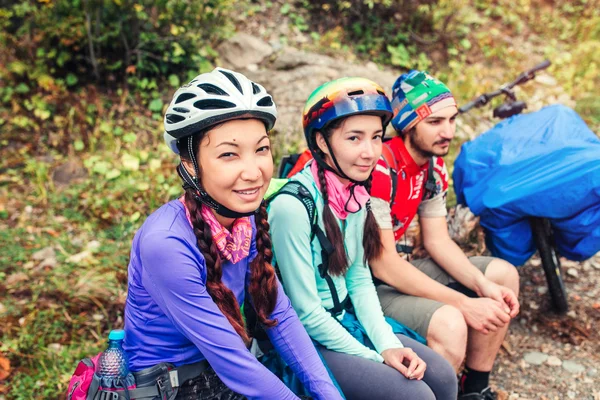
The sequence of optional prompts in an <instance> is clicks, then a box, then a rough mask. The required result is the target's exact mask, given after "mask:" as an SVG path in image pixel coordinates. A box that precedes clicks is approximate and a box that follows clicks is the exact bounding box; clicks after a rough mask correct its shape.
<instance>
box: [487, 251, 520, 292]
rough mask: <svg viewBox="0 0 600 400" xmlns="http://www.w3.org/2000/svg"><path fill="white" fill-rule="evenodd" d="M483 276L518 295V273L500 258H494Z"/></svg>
mask: <svg viewBox="0 0 600 400" xmlns="http://www.w3.org/2000/svg"><path fill="white" fill-rule="evenodd" d="M485 276H486V278H488V279H489V280H491V281H492V282H495V283H497V284H499V285H502V286H506V287H507V288H509V289H512V291H513V292H515V294H518V293H519V271H518V270H517V268H515V266H514V265H512V264H511V263H509V262H507V261H504V260H502V259H500V258H494V259H493V260H492V261H491V262H490V264H489V265H488V267H487V268H486V271H485Z"/></svg>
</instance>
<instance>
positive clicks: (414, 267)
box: [370, 71, 519, 400]
mask: <svg viewBox="0 0 600 400" xmlns="http://www.w3.org/2000/svg"><path fill="white" fill-rule="evenodd" d="M392 107H393V108H394V117H393V119H392V126H393V127H394V129H395V130H396V131H397V133H398V135H397V136H396V137H394V138H393V139H391V140H390V141H388V142H387V143H386V144H385V146H384V157H382V159H380V160H379V162H378V165H377V167H376V169H375V171H374V172H373V181H372V186H371V196H372V207H373V212H374V214H375V217H376V219H377V222H378V223H379V226H380V232H381V238H382V242H383V245H384V250H383V252H382V254H381V256H380V257H378V259H376V260H372V261H371V263H370V266H371V269H372V271H373V275H374V276H375V278H376V279H377V280H378V286H377V292H378V295H379V299H380V302H381V306H382V307H383V311H384V312H385V314H386V315H387V316H389V317H392V318H394V319H396V320H398V321H399V322H401V323H403V324H405V325H407V326H409V327H410V328H413V329H414V330H416V331H417V332H419V333H420V334H421V335H423V336H424V337H426V338H427V342H428V345H429V346H430V347H431V348H432V349H434V350H435V351H437V352H438V353H440V354H442V355H443V356H444V357H445V358H446V359H447V360H448V361H450V362H451V363H452V365H453V366H454V367H455V368H456V370H457V372H458V369H459V367H460V365H461V364H462V362H463V360H464V361H465V369H464V371H463V372H462V374H461V377H460V388H459V391H460V392H459V399H462V400H493V399H496V394H495V393H494V392H493V391H492V390H491V389H490V387H489V375H490V371H491V370H492V367H493V364H494V360H495V359H496V355H497V353H498V351H499V349H500V346H501V344H502V341H503V340H504V336H505V335H506V332H507V330H508V326H509V323H510V320H511V319H512V318H514V317H515V316H516V315H517V313H518V312H519V302H518V300H517V294H518V290H519V275H518V273H517V270H516V268H515V267H513V266H512V265H511V264H509V263H507V262H505V261H503V260H500V259H497V258H492V257H471V258H468V257H467V256H466V255H465V254H464V253H463V252H462V250H461V249H460V248H459V247H458V245H456V243H454V242H453V241H452V239H451V238H450V235H449V234H448V227H447V224H446V215H447V211H446V193H447V190H448V179H449V177H448V172H447V170H446V166H445V164H444V160H443V159H442V157H443V156H445V155H446V154H447V153H448V149H449V145H450V141H451V140H452V138H453V137H454V132H455V129H456V126H455V118H456V115H457V113H458V110H457V107H456V102H455V100H454V97H453V96H452V94H451V93H450V90H449V89H448V88H447V87H446V86H445V85H444V84H443V83H442V82H440V81H439V80H437V79H435V78H433V77H431V76H430V75H429V74H427V73H425V72H420V71H411V72H409V73H407V74H404V75H402V76H400V77H399V78H398V80H397V81H396V83H395V84H394V87H393V98H392ZM417 214H418V215H419V223H420V225H421V232H422V235H423V244H424V246H425V249H426V250H427V252H428V253H429V256H430V257H431V258H427V259H421V260H413V261H411V262H410V263H409V262H408V261H406V260H405V259H404V258H403V257H402V256H401V255H400V254H399V253H398V251H397V246H398V250H404V251H405V252H406V249H405V248H403V246H402V242H403V241H402V239H401V238H402V236H403V235H404V234H405V232H406V229H407V228H408V226H409V225H410V222H411V221H412V220H413V219H414V217H415V215H417Z"/></svg>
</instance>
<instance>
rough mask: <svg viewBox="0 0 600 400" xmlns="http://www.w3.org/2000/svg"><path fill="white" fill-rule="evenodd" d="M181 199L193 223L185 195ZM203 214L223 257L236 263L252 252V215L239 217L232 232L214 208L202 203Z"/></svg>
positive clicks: (189, 219) (188, 217)
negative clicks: (218, 219)
mask: <svg viewBox="0 0 600 400" xmlns="http://www.w3.org/2000/svg"><path fill="white" fill-rule="evenodd" d="M179 201H181V203H182V204H183V207H184V208H185V215H186V216H187V219H188V221H189V222H190V225H191V224H192V219H191V217H190V211H189V210H188V208H187V207H186V206H185V201H184V198H183V196H182V197H181V198H180V199H179ZM201 214H202V218H203V219H204V222H205V223H207V224H208V226H210V232H211V233H212V240H213V241H214V242H215V244H216V245H217V249H218V250H219V254H220V255H221V258H224V259H227V260H229V261H231V262H232V263H233V264H236V263H237V262H239V261H240V260H243V259H244V258H246V257H248V254H250V242H251V241H252V223H251V222H250V217H243V218H237V219H236V220H235V221H234V222H233V228H232V229H231V233H230V232H229V231H228V230H227V228H225V227H224V226H223V225H221V224H220V223H219V221H217V218H216V217H215V215H214V214H213V212H212V210H211V209H210V208H209V207H207V206H205V205H204V204H202V211H201Z"/></svg>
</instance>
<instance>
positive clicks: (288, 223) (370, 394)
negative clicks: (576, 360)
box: [268, 78, 457, 399]
mask: <svg viewBox="0 0 600 400" xmlns="http://www.w3.org/2000/svg"><path fill="white" fill-rule="evenodd" d="M391 117H392V111H391V106H390V103H389V100H388V99H387V97H386V95H385V93H384V91H383V89H382V88H381V87H380V86H379V85H377V84H376V83H374V82H372V81H369V80H367V79H362V78H343V79H339V80H336V81H332V82H329V83H327V84H325V85H323V86H321V87H319V88H318V89H317V90H315V91H314V92H313V94H312V95H311V96H310V97H309V99H308V101H307V104H306V107H305V110H304V115H303V123H304V134H305V137H306V140H307V144H308V147H309V149H310V150H311V152H312V154H313V157H314V160H313V161H312V162H310V163H309V164H308V165H307V166H306V167H305V168H304V169H303V170H302V171H301V172H300V173H298V174H296V175H295V176H294V177H293V178H292V181H295V182H298V183H300V184H301V185H302V186H304V188H306V189H307V192H308V194H309V195H310V197H311V198H312V200H313V202H314V204H315V206H316V214H317V225H318V226H319V227H320V229H321V230H322V232H324V236H326V237H327V239H328V242H329V243H330V244H331V249H330V250H331V252H330V253H329V256H328V257H325V260H324V259H323V257H322V246H321V244H320V243H321V240H322V238H319V236H320V235H319V234H316V235H315V232H314V230H313V229H312V225H311V221H309V216H308V213H307V209H306V208H305V205H304V204H303V203H302V202H301V200H300V199H299V198H298V197H296V196H290V195H288V196H284V195H279V196H277V197H275V198H274V199H273V200H272V201H271V203H270V206H269V211H268V212H269V223H270V226H271V237H272V238H273V250H274V254H275V258H276V262H277V266H278V268H279V270H280V272H281V276H282V281H283V285H284V288H285V290H286V293H287V294H288V296H289V298H290V300H291V301H292V305H293V306H294V308H295V310H296V312H297V313H298V316H299V317H300V320H301V321H302V323H303V324H304V327H305V328H306V330H307V332H308V333H309V335H310V336H311V337H312V339H313V340H314V341H315V342H317V343H318V346H317V348H318V350H319V351H320V352H321V354H322V356H323V357H324V359H325V360H326V361H327V364H328V366H329V368H330V369H331V371H332V373H333V375H334V376H335V378H336V380H337V381H338V383H339V384H340V386H341V389H342V390H343V392H344V394H345V396H346V397H347V398H348V399H366V398H369V399H371V398H382V399H456V392H457V382H456V376H455V374H454V370H453V369H452V367H451V366H450V364H448V363H447V362H446V361H445V360H444V359H443V358H442V357H441V356H439V355H438V354H436V353H434V352H433V351H432V350H430V349H429V348H427V347H426V346H424V345H422V344H421V343H419V342H418V341H416V340H414V339H411V338H409V337H408V336H405V335H396V334H394V330H393V329H392V326H391V325H390V324H389V323H388V322H386V319H385V318H384V316H383V312H382V310H381V306H380V304H379V300H378V298H377V294H376V292H375V286H374V284H373V281H372V277H371V273H370V271H369V268H368V265H367V261H368V260H369V259H372V258H373V257H376V256H377V255H378V254H379V252H380V251H381V248H382V247H381V242H380V241H379V232H378V226H377V223H376V221H375V219H374V216H373V214H372V212H371V211H370V203H369V195H368V185H369V182H370V176H371V172H372V171H373V168H375V165H376V163H377V160H378V159H379V157H380V155H381V147H382V138H383V135H384V131H385V127H386V125H387V124H388V122H389V121H390V119H391ZM366 186H367V187H366ZM324 261H325V262H324ZM323 265H325V267H326V269H327V271H326V272H325V273H324V268H323Z"/></svg>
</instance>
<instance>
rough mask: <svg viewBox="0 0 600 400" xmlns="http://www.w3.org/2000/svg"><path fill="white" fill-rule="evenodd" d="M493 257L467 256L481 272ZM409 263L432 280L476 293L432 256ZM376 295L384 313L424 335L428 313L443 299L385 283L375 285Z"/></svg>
mask: <svg viewBox="0 0 600 400" xmlns="http://www.w3.org/2000/svg"><path fill="white" fill-rule="evenodd" d="M493 259H494V258H493V257H469V261H471V263H472V264H473V265H475V266H476V267H477V268H478V269H479V270H480V271H481V272H483V273H484V274H485V270H486V269H487V266H488V265H489V263H490V262H491V261H492V260H493ZM410 263H411V264H412V265H414V266H415V267H417V269H419V270H420V271H421V272H423V273H424V274H425V275H427V276H429V277H430V278H431V279H433V280H434V281H437V282H439V283H441V284H442V285H445V286H449V287H451V288H452V289H455V290H458V291H460V292H462V293H465V294H467V295H470V296H471V297H472V296H473V295H475V296H476V294H474V293H469V292H470V290H469V289H467V288H465V287H464V286H462V285H460V284H459V283H458V282H456V281H455V280H454V279H453V278H452V277H451V276H450V275H448V273H447V272H446V271H444V270H443V269H442V268H441V267H440V266H439V265H438V264H437V263H436V262H435V261H433V260H432V259H431V258H425V259H421V260H413V261H411V262H410ZM377 295H378V296H379V302H380V303H381V308H382V309H383V312H384V314H385V315H386V316H388V317H391V318H393V319H395V320H396V321H398V322H400V323H402V324H404V325H406V326H408V327H409V328H411V329H414V330H415V331H417V332H418V333H419V334H420V335H421V336H423V337H425V338H426V337H427V330H428V329H429V322H430V321H431V317H432V316H433V314H434V313H435V312H436V311H437V310H438V309H439V308H440V307H442V306H443V305H444V303H440V302H439V301H435V300H430V299H426V298H424V297H415V296H409V295H407V294H404V293H401V292H398V291H397V290H396V289H394V288H393V287H391V286H388V285H386V284H380V285H378V286H377Z"/></svg>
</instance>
